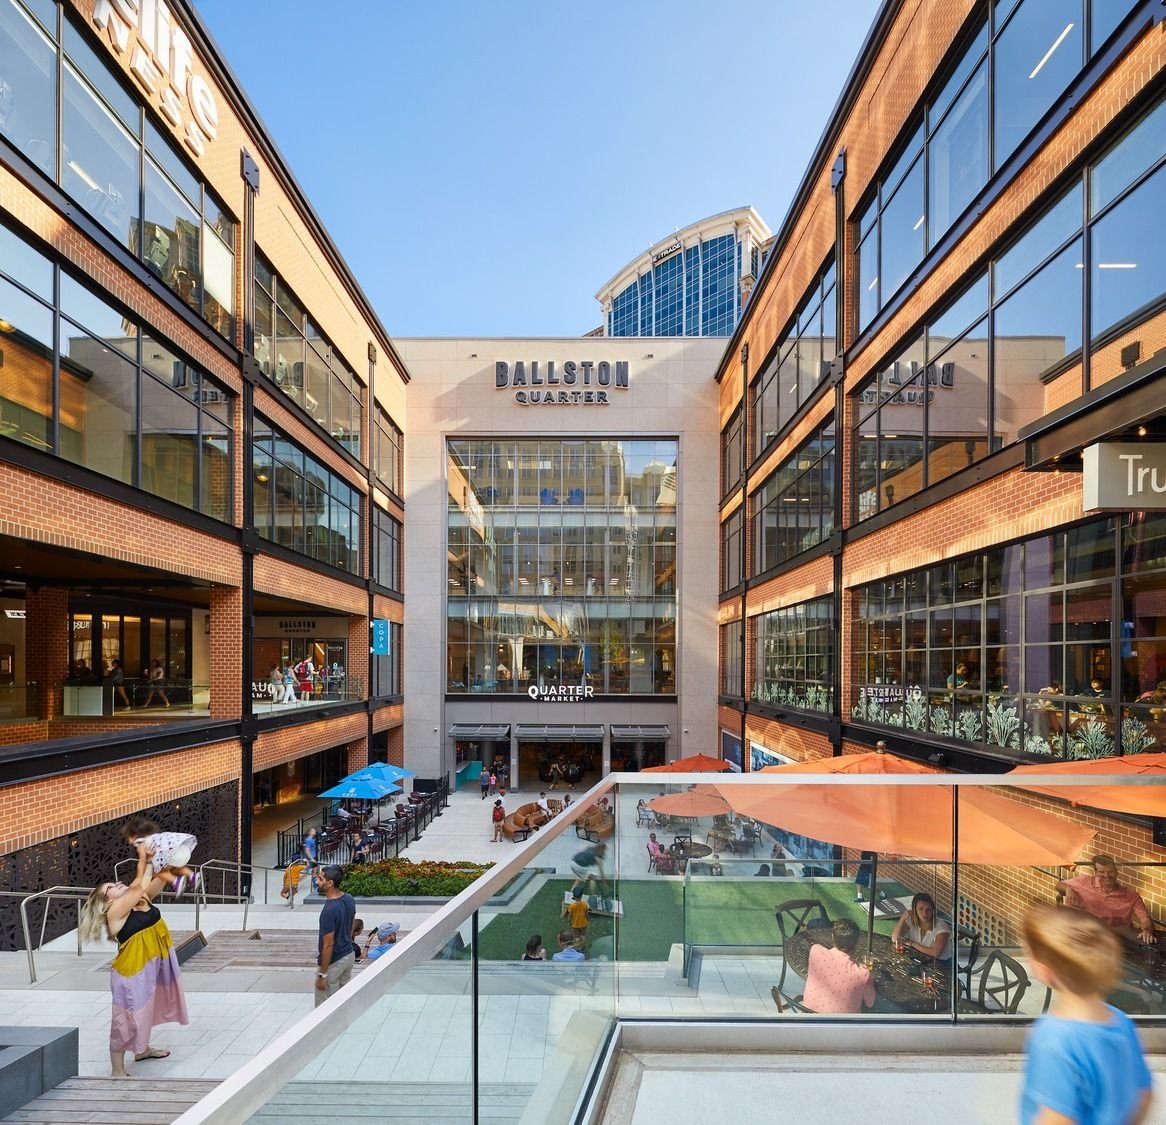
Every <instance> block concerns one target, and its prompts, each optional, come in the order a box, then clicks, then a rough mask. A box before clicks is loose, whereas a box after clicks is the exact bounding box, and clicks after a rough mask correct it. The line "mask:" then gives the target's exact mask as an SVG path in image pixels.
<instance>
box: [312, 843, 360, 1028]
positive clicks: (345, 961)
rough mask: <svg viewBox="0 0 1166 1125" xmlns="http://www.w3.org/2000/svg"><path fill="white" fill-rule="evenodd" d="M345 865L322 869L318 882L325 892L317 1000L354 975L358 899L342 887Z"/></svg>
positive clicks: (326, 996)
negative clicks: (354, 943)
mask: <svg viewBox="0 0 1166 1125" xmlns="http://www.w3.org/2000/svg"><path fill="white" fill-rule="evenodd" d="M343 878H344V869H343V868H341V867H338V866H337V865H336V864H334V863H330V864H328V865H327V866H326V867H322V868H321V869H320V874H319V875H318V876H317V878H316V883H317V886H318V887H319V889H320V890H321V891H323V892H324V908H323V909H322V910H321V911H320V938H319V943H318V945H317V952H316V964H317V965H318V966H319V968H318V969H317V970H316V996H315V999H316V1004H315V1006H316V1007H317V1008H318V1007H319V1006H320V1005H321V1004H323V1003H324V1001H325V1000H327V999H329V998H330V997H332V996H335V995H336V993H337V992H338V991H339V990H340V989H341V988H343V987H344V986H345V985H346V984H347V983H348V981H349V978H350V977H351V976H352V966H353V965H354V964H355V963H356V948H355V946H353V944H352V924H353V922H355V920H356V900H355V899H354V898H353V897H352V895H350V894H346V893H345V892H344V891H342V890H341V889H340V881H341V880H342V879H343Z"/></svg>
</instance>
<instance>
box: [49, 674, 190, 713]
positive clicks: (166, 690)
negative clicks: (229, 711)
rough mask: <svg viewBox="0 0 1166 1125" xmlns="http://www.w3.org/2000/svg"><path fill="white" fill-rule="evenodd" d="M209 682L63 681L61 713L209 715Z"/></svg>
mask: <svg viewBox="0 0 1166 1125" xmlns="http://www.w3.org/2000/svg"><path fill="white" fill-rule="evenodd" d="M210 695H211V689H210V685H209V684H195V683H188V682H186V681H181V682H175V681H166V682H163V683H160V684H151V683H146V682H137V681H131V680H126V681H125V682H124V683H121V684H115V683H111V682H110V681H108V680H105V681H102V680H65V681H63V683H62V684H61V696H62V699H61V713H62V714H63V715H64V716H65V717H66V718H78V717H84V718H106V719H109V718H113V717H115V716H117V717H121V718H132V719H142V718H151V717H152V718H157V719H159V720H164V719H169V718H174V717H182V716H191V715H196V716H206V715H209V714H210Z"/></svg>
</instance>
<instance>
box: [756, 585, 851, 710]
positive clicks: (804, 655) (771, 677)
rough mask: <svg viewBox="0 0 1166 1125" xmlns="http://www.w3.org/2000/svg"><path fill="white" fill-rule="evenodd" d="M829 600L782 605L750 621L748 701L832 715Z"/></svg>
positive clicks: (831, 609) (831, 601)
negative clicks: (751, 658)
mask: <svg viewBox="0 0 1166 1125" xmlns="http://www.w3.org/2000/svg"><path fill="white" fill-rule="evenodd" d="M834 634H835V623H834V599H833V597H825V598H816V599H814V600H813V601H810V602H802V603H801V604H799V605H793V606H784V607H782V608H781V609H777V610H774V611H772V612H770V613H764V614H761V615H760V616H758V617H757V618H755V619H754V623H753V637H754V642H755V645H756V649H755V654H754V664H753V667H754V673H753V690H752V698H753V699H755V700H757V701H758V702H760V703H768V704H773V705H776V706H781V707H796V708H798V709H800V710H803V711H824V712H827V713H830V712H832V711H833V710H834Z"/></svg>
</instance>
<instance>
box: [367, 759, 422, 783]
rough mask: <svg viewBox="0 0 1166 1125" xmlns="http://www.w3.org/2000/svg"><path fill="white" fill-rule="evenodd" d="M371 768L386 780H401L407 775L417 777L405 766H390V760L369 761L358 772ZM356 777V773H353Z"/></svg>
mask: <svg viewBox="0 0 1166 1125" xmlns="http://www.w3.org/2000/svg"><path fill="white" fill-rule="evenodd" d="M371 770H375V771H376V772H377V773H378V774H379V775H380V776H381V777H383V778H384V779H385V780H386V781H401V780H402V779H403V778H406V777H416V774H414V773H413V771H412V770H407V769H405V768H404V767H403V766H390V765H389V763H388V762H369V764H368V765H367V766H365V767H364V768H363V769H359V770H357V771H356V773H359V774H364V773H367V772H369V771H371ZM353 776H354V777H355V776H356V774H353Z"/></svg>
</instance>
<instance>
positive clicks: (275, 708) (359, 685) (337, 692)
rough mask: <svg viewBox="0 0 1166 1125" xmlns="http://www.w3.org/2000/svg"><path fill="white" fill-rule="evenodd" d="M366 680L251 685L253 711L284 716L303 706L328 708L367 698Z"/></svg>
mask: <svg viewBox="0 0 1166 1125" xmlns="http://www.w3.org/2000/svg"><path fill="white" fill-rule="evenodd" d="M365 698H366V695H365V690H364V680H363V679H361V678H360V677H358V676H344V677H340V678H335V679H329V680H326V681H325V680H319V681H317V682H316V683H313V684H306V683H305V684H284V685H276V684H271V683H267V682H262V683H255V684H252V691H251V709H252V711H253V712H254V713H255V714H256V715H261V716H267V715H281V714H283V713H284V712H286V711H294V710H296V709H298V708H302V707H326V706H328V705H329V704H336V703H351V702H353V701H354V700H360V699H365Z"/></svg>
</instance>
